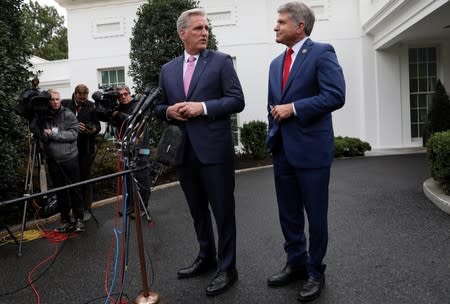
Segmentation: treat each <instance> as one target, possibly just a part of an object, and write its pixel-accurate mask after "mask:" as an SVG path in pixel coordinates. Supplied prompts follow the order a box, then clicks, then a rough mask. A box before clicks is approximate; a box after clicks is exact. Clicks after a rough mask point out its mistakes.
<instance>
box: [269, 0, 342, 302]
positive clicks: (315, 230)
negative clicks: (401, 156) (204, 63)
mask: <svg viewBox="0 0 450 304" xmlns="http://www.w3.org/2000/svg"><path fill="white" fill-rule="evenodd" d="M278 14H279V15H278V19H277V23H276V26H275V29H274V30H275V33H276V41H277V42H278V43H282V44H284V45H286V46H287V50H286V51H285V52H283V54H281V55H279V56H278V57H276V58H275V59H274V60H273V61H272V63H271V64H270V71H269V94H268V106H267V110H268V120H269V130H268V136H267V145H268V148H269V151H270V152H271V153H272V157H273V166H274V178H275V189H276V195H277V201H278V211H279V217H280V224H281V229H282V232H283V236H284V239H285V243H284V249H285V252H286V254H287V262H286V264H285V266H284V268H283V269H282V270H281V271H280V272H278V273H276V274H274V275H272V276H271V277H269V279H268V285H269V286H283V285H286V284H288V283H290V282H292V281H295V280H302V279H303V280H305V282H304V284H303V285H302V287H301V288H300V291H299V296H298V299H299V300H300V301H308V300H313V299H315V298H317V297H318V296H319V295H320V292H321V289H322V288H323V286H324V283H325V275H324V271H325V264H324V263H323V258H324V257H325V253H326V250H327V241H328V224H327V213H328V184H329V178H330V167H331V163H332V160H333V157H334V152H333V150H334V146H333V145H334V134H333V125H332V119H331V112H333V111H334V110H336V109H339V108H341V107H342V106H343V105H344V102H345V81H344V76H343V72H342V69H341V67H340V65H339V63H338V60H337V58H336V54H335V51H334V49H333V47H332V46H331V45H329V44H324V43H317V42H313V41H312V40H311V39H310V38H309V35H310V34H311V31H312V29H313V25H314V21H315V17H314V13H313V12H312V10H311V9H310V8H309V7H308V6H306V5H305V4H303V3H301V2H298V1H295V2H289V3H286V4H284V5H281V6H280V7H279V9H278ZM304 212H306V215H307V217H308V227H309V240H308V241H307V239H306V236H305V232H304V227H305V219H304ZM307 243H309V244H308V245H309V246H308V245H307Z"/></svg>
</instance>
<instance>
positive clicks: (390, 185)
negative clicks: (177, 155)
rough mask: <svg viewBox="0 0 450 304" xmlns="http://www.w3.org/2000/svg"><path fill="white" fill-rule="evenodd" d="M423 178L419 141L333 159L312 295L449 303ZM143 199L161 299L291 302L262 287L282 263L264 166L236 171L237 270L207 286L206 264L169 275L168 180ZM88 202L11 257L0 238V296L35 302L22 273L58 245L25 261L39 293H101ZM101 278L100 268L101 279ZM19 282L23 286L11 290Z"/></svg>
mask: <svg viewBox="0 0 450 304" xmlns="http://www.w3.org/2000/svg"><path fill="white" fill-rule="evenodd" d="M426 178H428V171H427V164H426V159H425V154H423V153H421V154H408V155H391V156H376V157H362V158H352V159H339V160H336V161H335V162H334V164H333V167H332V177H331V185H330V187H331V188H330V211H329V231H330V233H329V235H330V240H329V249H328V253H327V256H326V260H325V262H326V263H327V264H328V268H327V271H326V276H327V277H326V279H327V281H326V288H325V289H324V292H323V294H322V296H321V298H319V299H318V300H316V301H314V302H313V303H322V304H325V303H329V304H331V303H333V304H340V303H345V304H351V303H355V304H356V303H358V304H361V303H365V304H370V303H374V304H375V303H376V304H379V303H383V304H384V303H393V304H401V303H405V304H411V303H424V304H432V303H436V304H438V303H439V304H443V303H450V217H449V215H448V214H446V213H444V212H442V211H441V210H440V209H438V208H437V207H436V206H435V205H433V204H432V203H431V202H430V201H428V199H427V198H426V197H425V195H424V194H423V192H422V183H423V181H424V180H425V179H426ZM150 204H151V211H152V215H153V217H154V220H155V223H154V225H153V226H152V227H147V225H144V231H143V232H144V239H145V242H144V245H145V249H146V261H147V270H148V273H149V280H150V281H151V283H152V285H151V288H150V289H151V290H153V291H156V292H157V293H158V294H159V295H160V297H161V303H187V304H190V303H214V304H216V303H217V304H220V303H224V304H225V303H227V304H228V303H249V304H252V303H296V302H297V301H296V298H297V288H298V285H296V284H293V285H290V286H288V287H283V288H276V289H274V288H269V287H267V284H266V279H267V277H268V276H269V275H271V274H272V273H274V272H276V271H278V270H280V269H281V267H283V265H284V263H285V255H284V252H283V239H282V234H281V230H280V227H279V221H278V216H277V208H276V202H275V192H274V185H273V177H272V168H264V169H259V170H255V171H248V172H243V173H240V174H238V175H237V178H236V216H237V232H238V248H237V267H238V272H239V281H238V282H237V283H236V285H234V286H233V287H232V288H231V289H230V290H229V291H228V292H226V293H225V294H223V295H220V296H217V297H215V298H209V297H206V296H205V288H206V285H207V284H208V282H209V281H210V280H211V278H212V277H213V274H206V275H204V276H201V277H199V278H193V279H187V280H178V279H177V278H176V272H177V269H178V268H180V267H182V266H186V265H188V264H190V263H191V262H192V260H193V258H194V257H195V255H196V253H197V245H196V241H195V235H194V230H193V227H192V223H191V217H190V215H189V211H188V208H187V204H186V203H185V201H184V197H183V193H182V191H181V189H180V188H179V186H174V187H169V188H166V189H163V190H158V191H154V192H153V193H152V197H151V202H150ZM94 212H95V215H96V217H97V218H98V219H99V222H100V226H99V227H98V228H97V227H96V225H95V223H94V222H93V221H90V222H89V223H87V225H86V228H87V229H86V231H85V232H84V233H83V234H81V235H80V236H79V237H77V238H75V239H71V240H69V241H66V242H64V243H59V244H58V245H57V247H55V246H54V245H52V244H51V243H50V242H49V241H47V240H45V239H38V240H35V241H32V242H29V243H25V244H24V245H23V246H24V247H23V256H22V257H18V256H17V247H16V246H15V245H13V244H7V245H4V246H0V265H1V272H0V303H1V304H6V303H8V304H12V303H14V304H30V303H38V302H37V300H36V297H35V294H34V292H33V290H32V289H31V288H30V287H26V286H27V276H28V273H29V272H31V271H32V269H33V268H34V267H35V266H36V265H37V264H38V263H39V262H40V261H42V260H44V259H45V258H47V257H49V256H51V255H52V254H53V253H55V252H58V250H60V251H59V253H58V255H57V257H56V258H54V259H51V260H50V261H49V262H47V263H46V264H44V265H43V266H42V267H41V268H39V269H37V270H36V271H35V272H33V279H36V278H38V280H37V281H36V282H35V286H36V289H37V291H38V293H39V295H40V301H41V303H43V304H44V303H51V304H62V303H64V304H71V303H77V304H78V303H110V302H107V301H106V298H105V295H106V290H105V289H106V288H105V282H104V281H105V265H106V263H107V260H108V253H109V249H110V247H111V241H112V239H113V238H114V237H115V236H114V235H115V233H114V205H112V204H111V205H106V206H103V207H101V208H97V209H95V210H94ZM132 224H133V225H134V222H133V223H132ZM52 227H53V226H50V227H48V228H49V229H50V228H52ZM118 233H120V231H119V232H118ZM130 233H131V234H130V235H131V238H130V243H129V267H128V270H127V272H126V278H125V284H124V295H125V296H128V297H129V298H130V299H133V298H134V297H135V296H136V295H137V294H139V292H140V291H141V289H142V285H141V276H140V271H139V260H138V254H137V249H136V247H137V245H136V237H135V229H134V227H133V226H132V229H131V232H130ZM119 276H120V274H117V275H116V278H115V279H116V283H117V281H118V280H119ZM113 278H114V274H113V272H111V271H110V272H109V278H108V279H109V282H111V280H112V279H113ZM108 286H110V284H108ZM21 287H25V288H24V289H22V290H18V289H20V288H21ZM16 290H18V291H16ZM5 294H7V295H5ZM130 303H133V302H132V301H130Z"/></svg>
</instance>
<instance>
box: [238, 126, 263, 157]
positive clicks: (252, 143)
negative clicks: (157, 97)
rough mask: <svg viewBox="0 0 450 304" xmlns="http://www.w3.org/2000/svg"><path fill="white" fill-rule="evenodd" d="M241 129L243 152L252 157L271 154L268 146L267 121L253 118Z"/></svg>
mask: <svg viewBox="0 0 450 304" xmlns="http://www.w3.org/2000/svg"><path fill="white" fill-rule="evenodd" d="M239 129H240V131H241V132H240V134H241V143H242V150H243V154H244V155H246V156H249V157H250V158H252V159H263V158H265V157H268V156H269V153H268V151H267V147H266V137H267V123H265V122H263V121H259V120H253V121H250V122H247V123H244V124H243V125H242V127H241V128H239Z"/></svg>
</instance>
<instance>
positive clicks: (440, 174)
mask: <svg viewBox="0 0 450 304" xmlns="http://www.w3.org/2000/svg"><path fill="white" fill-rule="evenodd" d="M427 159H428V167H429V169H430V175H431V176H432V177H433V178H434V179H435V180H436V181H437V182H438V183H439V184H440V185H441V188H442V190H443V191H444V192H445V193H446V194H448V195H450V131H445V132H437V133H434V134H433V135H432V136H431V137H430V139H429V140H428V142H427Z"/></svg>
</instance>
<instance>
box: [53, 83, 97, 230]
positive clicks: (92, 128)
mask: <svg viewBox="0 0 450 304" xmlns="http://www.w3.org/2000/svg"><path fill="white" fill-rule="evenodd" d="M88 95H89V89H88V87H87V86H85V85H84V84H79V85H77V86H76V87H75V91H74V93H73V95H72V99H65V100H63V101H62V105H63V106H64V107H65V108H69V109H70V110H71V111H72V112H73V113H74V114H75V116H76V117H77V120H78V122H79V129H78V140H77V146H78V162H79V165H80V180H82V181H84V180H88V179H90V178H91V168H92V164H93V162H94V159H95V137H96V136H97V134H98V133H99V132H100V129H101V127H100V121H99V119H98V117H97V113H96V111H95V103H94V102H93V101H90V100H89V99H88ZM81 190H82V191H81V192H82V196H83V200H82V206H83V209H84V216H83V220H84V221H88V220H89V219H90V218H91V214H90V212H91V211H90V209H91V204H92V199H93V198H92V184H88V185H84V186H82V188H81Z"/></svg>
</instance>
